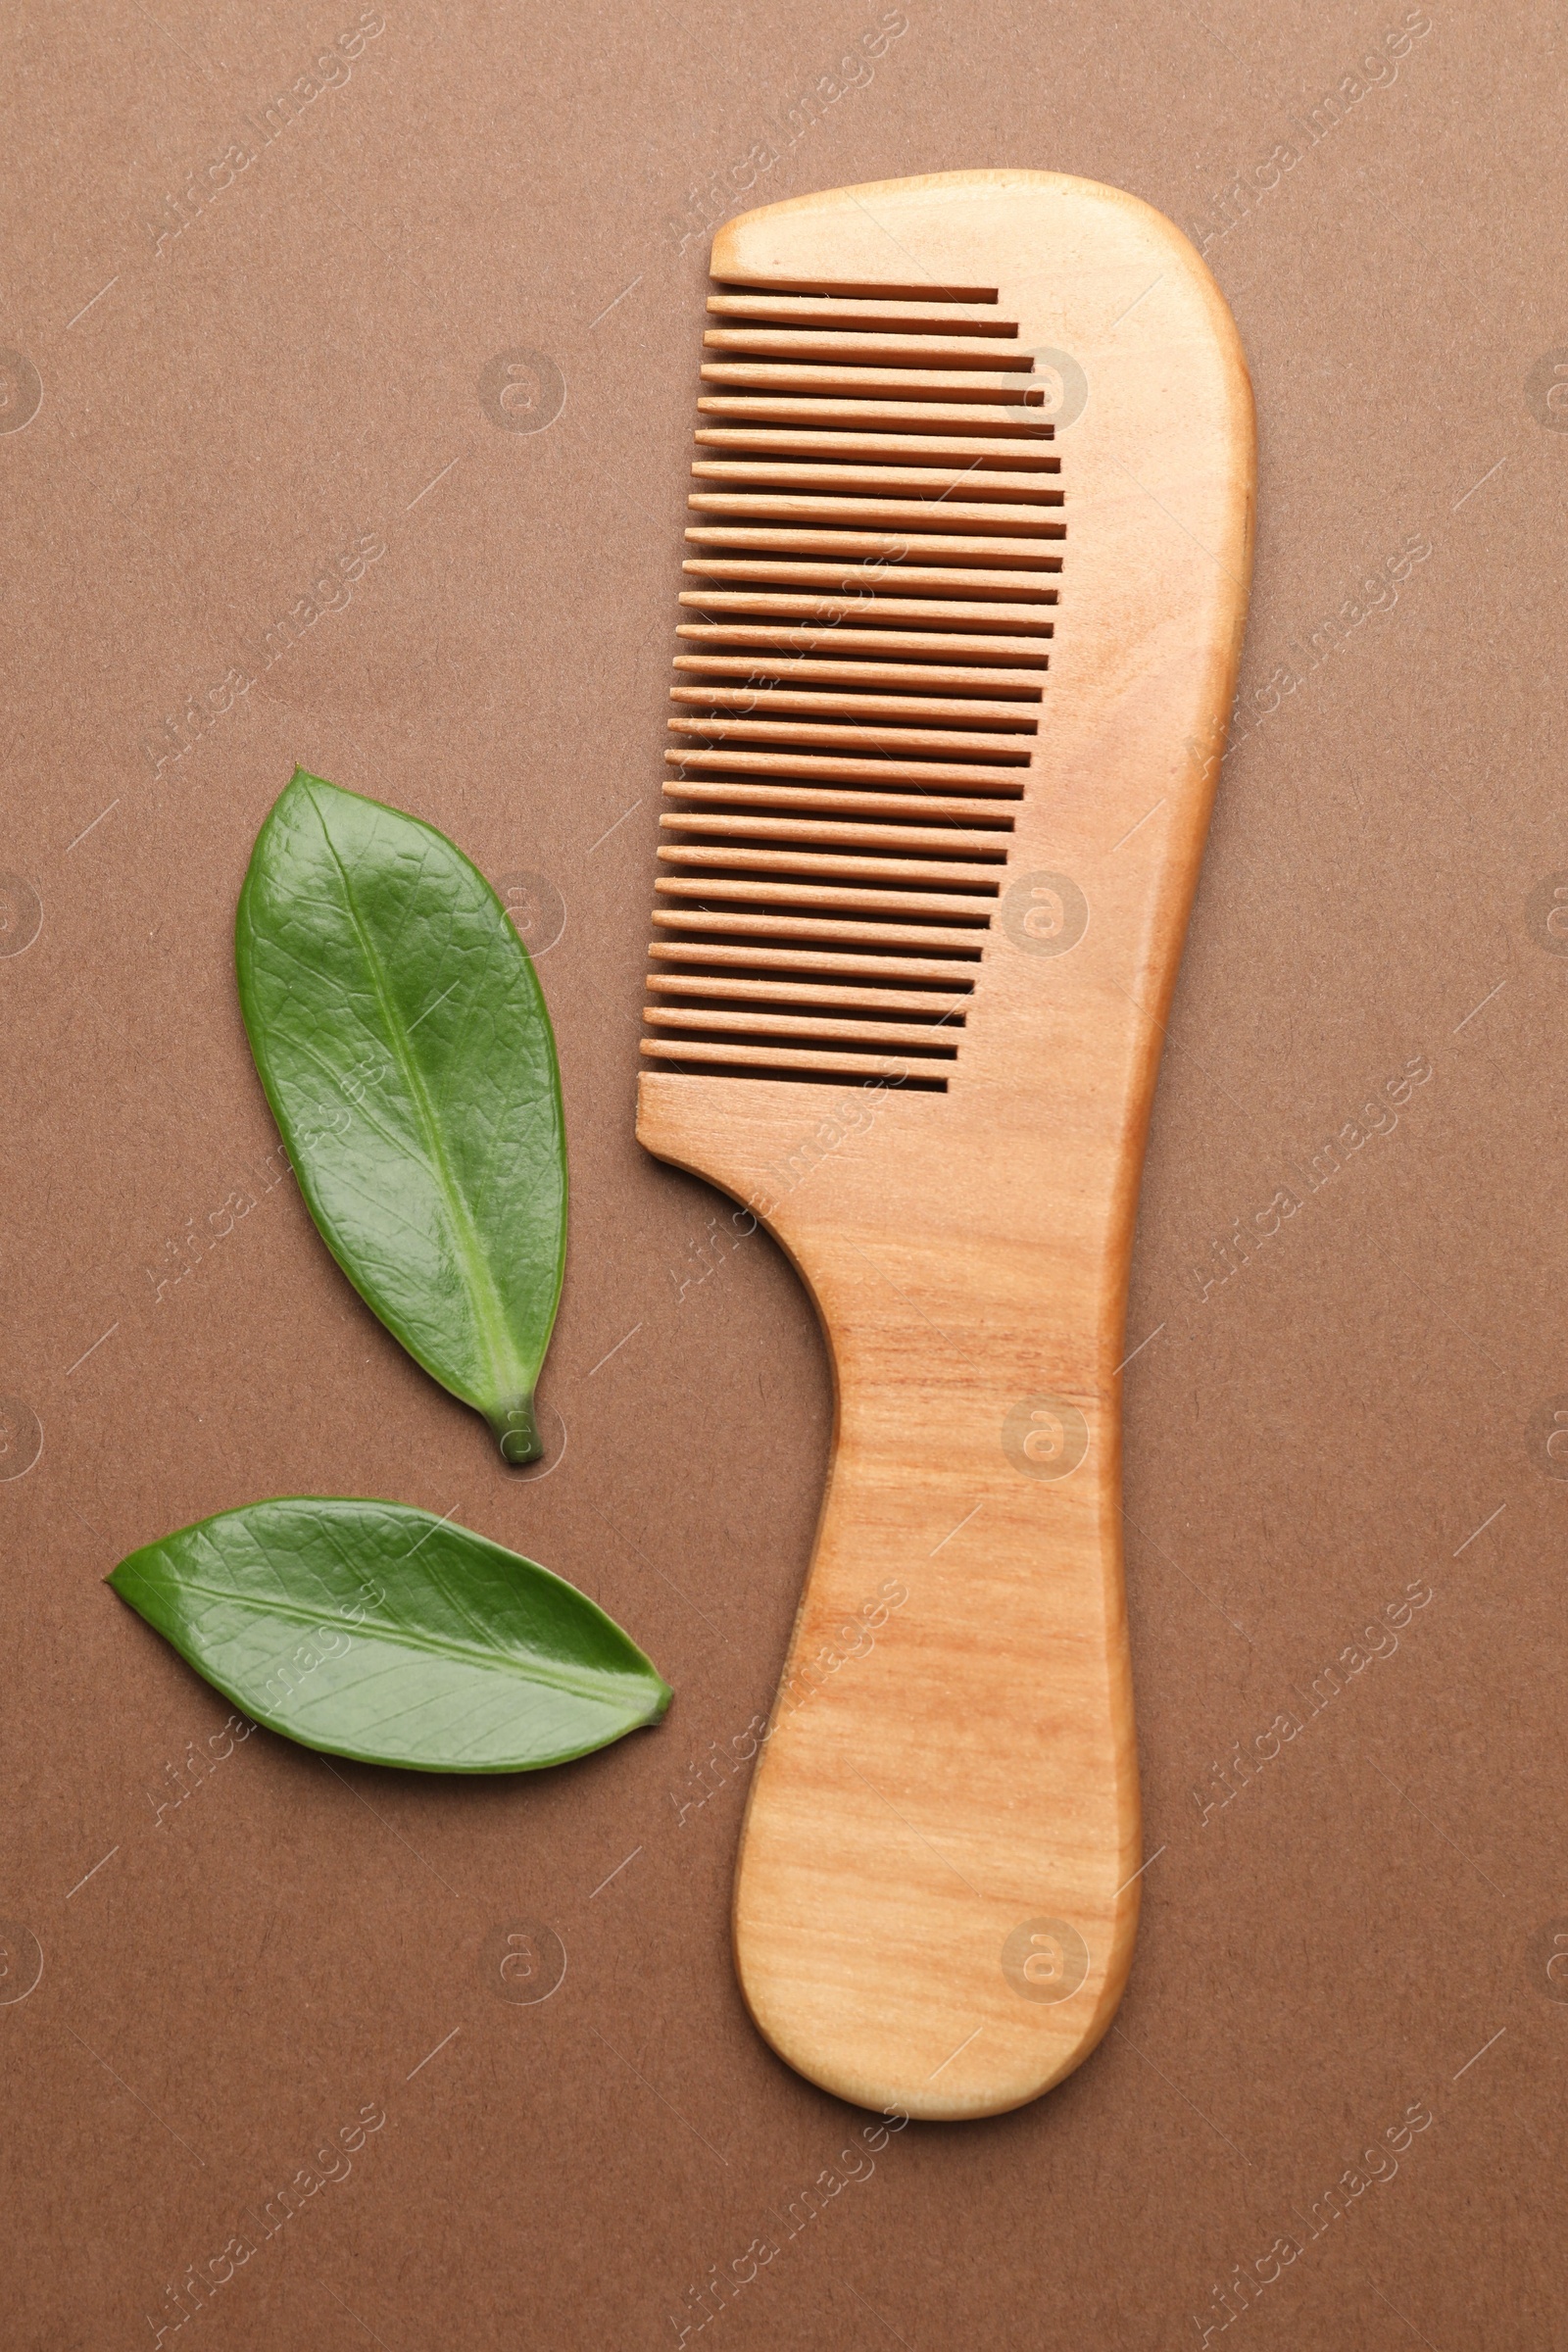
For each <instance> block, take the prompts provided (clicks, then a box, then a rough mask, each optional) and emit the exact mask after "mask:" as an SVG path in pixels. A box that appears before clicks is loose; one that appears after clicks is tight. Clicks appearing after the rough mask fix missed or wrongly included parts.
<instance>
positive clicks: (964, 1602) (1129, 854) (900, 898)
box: [638, 172, 1253, 2118]
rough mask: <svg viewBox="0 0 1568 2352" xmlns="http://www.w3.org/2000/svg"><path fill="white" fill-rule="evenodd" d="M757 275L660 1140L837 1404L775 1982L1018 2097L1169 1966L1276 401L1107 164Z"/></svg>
mask: <svg viewBox="0 0 1568 2352" xmlns="http://www.w3.org/2000/svg"><path fill="white" fill-rule="evenodd" d="M712 272H713V276H714V279H715V281H717V284H718V286H719V287H720V288H721V291H719V292H717V293H716V294H715V295H714V297H713V300H712V303H711V325H710V329H709V332H708V336H707V346H706V349H707V354H708V356H707V357H706V359H705V362H704V364H703V368H702V376H703V392H702V397H701V399H700V403H699V407H700V413H701V428H700V430H699V434H698V444H699V454H698V463H697V465H696V466H694V468H693V473H694V489H693V500H692V527H691V531H690V533H689V535H688V555H687V560H686V574H687V579H688V586H687V588H686V590H685V592H684V593H683V595H682V597H681V604H682V607H683V609H684V610H683V617H682V623H681V628H680V642H681V651H680V654H679V657H678V659H677V664H676V685H675V689H674V699H673V703H672V711H673V716H672V722H671V723H672V730H673V733H672V740H673V744H674V749H673V750H672V752H671V753H670V754H669V761H670V768H669V775H668V779H667V781H666V783H665V787H664V790H665V801H666V809H667V813H666V815H665V817H664V819H663V824H662V844H663V846H662V849H661V853H660V879H659V882H658V885H657V890H656V900H657V906H656V913H655V918H654V919H655V932H656V939H655V945H654V948H653V950H652V951H651V956H652V964H653V976H652V977H651V979H650V983H649V990H650V1012H649V1035H648V1039H647V1043H646V1044H645V1047H644V1053H645V1054H647V1056H648V1058H649V1062H650V1065H651V1066H650V1067H649V1068H648V1069H646V1070H645V1072H644V1075H643V1077H642V1080H641V1084H640V1091H639V1110H638V1134H639V1136H640V1137H641V1139H642V1141H643V1142H644V1143H645V1144H646V1145H647V1147H648V1148H649V1150H650V1151H653V1152H657V1153H659V1154H660V1155H661V1156H662V1157H663V1158H665V1159H668V1160H671V1161H673V1162H675V1163H676V1164H677V1165H679V1166H682V1167H685V1168H689V1169H693V1170H695V1171H696V1172H697V1173H698V1174H700V1175H703V1176H706V1177H707V1178H709V1180H710V1181H711V1182H712V1183H713V1184H715V1185H717V1186H719V1187H720V1188H721V1189H722V1190H723V1191H725V1192H726V1193H728V1194H730V1195H731V1196H733V1198H734V1200H735V1201H737V1202H739V1203H742V1204H745V1206H746V1208H747V1209H749V1210H750V1211H754V1212H755V1213H756V1214H757V1215H759V1216H760V1218H761V1219H762V1220H763V1221H764V1222H765V1223H766V1225H767V1226H768V1228H769V1229H770V1230H771V1231H772V1232H773V1233H774V1234H775V1235H776V1236H777V1238H778V1240H779V1241H780V1243H781V1244H782V1246H783V1247H784V1249H785V1250H787V1251H788V1252H789V1254H790V1256H791V1258H792V1260H793V1261H794V1263H795V1265H796V1266H797V1267H798V1268H799V1270H800V1272H801V1274H802V1276H803V1278H804V1279H805V1281H806V1282H807V1283H808V1285H809V1288H810V1290H811V1293H812V1296H813V1297H814V1299H815V1300H816V1303H817V1306H818V1309H819V1312H820V1315H821V1318H822V1323H823V1327H824V1330H825V1332H826V1335H827V1339H828V1343H829V1346H830V1348H831V1352H832V1359H833V1366H834V1374H835V1380H836V1388H837V1424H836V1429H835V1434H834V1446H833V1456H832V1465H831V1471H830V1476H829V1483H828V1491H827V1497H826V1501H825V1504H824V1509H823V1515H822V1520H821V1525H820V1528H819V1531H818V1537H817V1543H816V1549H815V1554H814V1557H813V1559H812V1562H811V1566H810V1571H809V1578H808V1581H807V1585H806V1590H805V1593H804V1596H803V1599H802V1602H801V1609H800V1615H799V1619H798V1621H797V1625H796V1630H795V1635H794V1640H793V1642H792V1646H791V1650H790V1655H789V1660H788V1663H787V1666H786V1669H785V1674H784V1679H783V1683H782V1685H781V1688H780V1692H779V1696H778V1699H777V1702H776V1704H775V1708H774V1712H773V1717H772V1722H771V1726H770V1735H769V1738H768V1740H767V1742H766V1744H765V1746H764V1747H763V1749H762V1752H761V1754H760V1758H759V1762H758V1765H757V1769H756V1775H755V1779H754V1783H753V1787H752V1791H751V1798H750V1803H749V1807H748V1811H747V1815H746V1823H745V1828H744V1832H743V1836H742V1845H741V1855H740V1862H739V1869H738V1876H737V1883H736V1893H735V1919H734V1935H735V1952H736V1961H737V1966H738V1969H739V1972H740V1979H741V1984H742V1985H743V1988H744V1990H745V1995H746V1999H747V2001H748V2003H749V2005H750V2008H751V2011H752V2014H753V2016H754V2017H755V2019H756V2021H757V2023H758V2025H759V2027H760V2030H761V2032H762V2034H764V2035H765V2036H766V2038H767V2039H768V2041H769V2042H771V2044H772V2045H773V2047H774V2049H775V2050H777V2051H778V2052H779V2053H780V2055H781V2056H783V2057H784V2058H786V2059H787V2060H788V2061H789V2062H790V2064H791V2065H793V2066H795V2067H797V2068H798V2069H799V2070H800V2071H801V2072H802V2073H803V2074H804V2075H806V2076H808V2077H809V2078H810V2080H811V2081H813V2082H817V2083H820V2084H821V2085H822V2086H823V2087H824V2088H826V2089H828V2090H830V2091H834V2092H836V2093H838V2094H839V2095H840V2096H842V2097H844V2098H847V2099H850V2100H853V2101H856V2102H858V2103H859V2104H861V2105H864V2106H867V2107H870V2108H875V2109H898V2110H900V2111H902V2112H904V2113H906V2114H908V2115H910V2116H916V2117H929V2118H959V2117H972V2116H983V2115H989V2114H995V2113H998V2112H1000V2111H1002V2110H1004V2109H1006V2108H1010V2107H1014V2106H1017V2105H1019V2104H1020V2103H1021V2102H1023V2101H1024V2100H1027V2099H1030V2098H1033V2097H1035V2096H1036V2095H1037V2094H1038V2093H1039V2092H1041V2091H1042V2090H1045V2089H1047V2088H1048V2087H1049V2086H1050V2085H1051V2084H1052V2083H1053V2082H1057V2081H1058V2080H1059V2079H1060V2078H1061V2076H1063V2075H1064V2074H1066V2073H1067V2072H1068V2071H1069V2070H1070V2069H1071V2068H1072V2067H1074V2066H1075V2065H1077V2064H1078V2063H1079V2061H1080V2060H1081V2059H1083V2058H1084V2057H1085V2056H1086V2055H1087V2053H1088V2052H1089V2051H1090V2050H1091V2049H1093V2047H1094V2046H1095V2044H1096V2042H1097V2041H1098V2040H1099V2039H1100V2037H1101V2036H1102V2034H1103V2033H1104V2032H1105V2030H1106V2028H1107V2026H1108V2025H1109V2023H1110V2019H1111V2016H1112V2014H1113V2011H1114V2009H1115V2005H1116V2002H1117V2000H1118V1998H1119V1996H1120V1993H1121V1989H1122V1985H1123V1984H1124V1982H1125V1979H1126V1975H1127V1970H1128V1966H1129V1962H1130V1959H1131V1955H1132V1944H1133V1935H1134V1929H1135V1925H1136V1920H1137V1914H1138V1901H1139V1893H1140V1882H1139V1880H1138V1878H1137V1876H1136V1875H1135V1874H1136V1873H1137V1872H1138V1871H1139V1868H1140V1865H1141V1863H1142V1861H1143V1858H1144V1857H1143V1854H1142V1852H1141V1850H1140V1841H1139V1839H1140V1832H1139V1806H1138V1783H1137V1762H1136V1754H1135V1747H1134V1735H1133V1716H1132V1690H1131V1678H1130V1671H1129V1662H1128V1651H1127V1636H1126V1617H1125V1608H1124V1601H1123V1593H1122V1570H1121V1521H1120V1513H1119V1501H1118V1492H1119V1456H1120V1442H1121V1441H1120V1386H1121V1383H1120V1365H1121V1362H1122V1359H1123V1357H1124V1355H1125V1353H1126V1351H1127V1348H1128V1347H1129V1345H1136V1344H1137V1341H1138V1339H1139V1338H1141V1337H1142V1335H1141V1334H1133V1335H1132V1337H1131V1340H1129V1339H1128V1336H1127V1335H1126V1333H1125V1331H1124V1320H1125V1299H1126V1286H1127V1269H1128V1259H1129V1254H1130V1250H1131V1244H1132V1232H1133V1223H1134V1217H1135V1214H1136V1208H1137V1193H1138V1179H1139V1169H1140V1164H1141V1160H1142V1155H1143V1148H1144V1138H1145V1132H1146V1128H1147V1124H1148V1119H1149V1112H1150V1104H1151V1100H1152V1092H1153V1086H1154V1079H1155V1073H1156V1067H1157V1062H1158V1055H1159V1048H1160V1042H1161V1037H1162V1024H1163V1020H1164V1016H1165V1011H1166V1006H1167V1004H1168V1001H1169V997H1170V991H1171V987H1172V984H1173V981H1174V977H1175V971H1176V964H1177V959H1178V956H1179V955H1180V950H1181V944H1182V937H1183V932H1184V929H1185V925H1186V921H1187V912H1188V907H1189V904H1190V901H1191V896H1192V892H1193V887H1194V883H1195V880H1196V877H1197V871H1198V863H1199V858H1200V856H1201V847H1202V840H1203V834H1204V830H1205V826H1206V823H1207V817H1208V809H1209V801H1210V796H1211V791H1212V779H1213V775H1214V772H1215V769H1216V767H1217V754H1218V752H1219V750H1220V748H1221V745H1222V740H1223V726H1224V721H1225V717H1226V713H1227V712H1228V711H1229V708H1230V703H1231V699H1232V695H1233V693H1234V688H1235V676H1236V668H1237V662H1238V658H1239V652H1240V641H1241V633H1242V626H1243V620H1244V615H1245V608H1246V599H1247V584H1248V578H1249V571H1250V554H1251V527H1252V490H1253V429H1252V407H1251V396H1250V387H1249V383H1248V378H1247V372H1246V368H1245V365H1244V362H1243V358H1242V354H1241V350H1240V346H1239V343H1238V340H1237V336H1236V332H1235V328H1234V326H1233V324H1232V321H1231V319H1230V316H1229V314H1228V312H1227V311H1226V309H1225V306H1224V304H1223V302H1222V301H1221V299H1220V296H1219V294H1218V292H1217V291H1216V289H1215V287H1214V284H1213V282H1212V280H1211V278H1210V277H1209V275H1208V272H1207V270H1205V269H1204V267H1203V265H1202V263H1201V261H1200V260H1199V259H1198V257H1197V255H1196V254H1195V253H1194V251H1193V250H1192V248H1191V246H1189V245H1188V244H1187V242H1186V240H1185V239H1184V238H1183V237H1182V236H1181V235H1180V234H1179V233H1178V231H1177V230H1176V229H1175V228H1174V227H1172V225H1171V224H1170V222H1169V221H1165V220H1164V219H1162V218H1161V217H1160V216H1159V215H1158V214H1156V213H1154V212H1152V211H1151V210H1150V209H1149V207H1148V206H1146V205H1144V204H1142V203H1140V202H1139V201H1138V200H1137V199H1136V198H1134V197H1132V196H1128V195H1125V194H1123V193H1121V192H1119V191H1118V190H1116V189H1112V188H1106V187H1101V186H1097V185H1095V184H1093V183H1091V182H1088V181H1083V180H1074V179H1068V178H1062V177H1058V176H1056V175H1055V174H1053V173H1047V172H960V173H952V174H946V175H942V176H939V177H935V178H927V179H914V180H903V181H895V182H889V183H885V184H879V185H873V186H868V187H861V188H856V189H841V190H836V191H833V192H831V193H828V194H824V195H819V196H813V197H809V198H805V199H802V200H800V201H797V202H793V203H788V204H782V205H775V206H770V207H768V208H767V209H766V210H765V211H762V212H758V213H753V214H749V215H747V216H745V217H744V218H743V219H741V220H739V221H732V222H731V223H730V224H729V226H728V227H726V228H725V229H723V230H722V231H721V232H720V233H719V235H718V237H717V238H716V240H715V242H714V247H713V257H712ZM718 355H722V356H718ZM1075 368H1076V370H1079V371H1081V376H1080V375H1078V374H1075V372H1074V370H1075ZM1025 370H1029V372H1025ZM1080 386H1081V388H1082V389H1084V390H1085V391H1086V394H1087V397H1086V398H1085V399H1084V400H1083V401H1082V403H1081V404H1080V403H1079V402H1077V400H1076V399H1075V398H1074V397H1073V395H1074V394H1075V392H1076V390H1077V389H1079V388H1080ZM1064 397H1065V399H1066V401H1067V406H1066V407H1063V406H1062V405H1061V403H1062V400H1063V398H1064ZM1073 409H1076V410H1077V413H1076V414H1070V413H1069V411H1070V410H1073ZM1058 417H1059V423H1058V422H1057V419H1058ZM950 494H951V495H950ZM838 526H842V527H838ZM705 681H706V682H707V683H706V684H705ZM705 714H706V715H705ZM736 1215H737V1218H738V1219H739V1221H740V1222H739V1228H738V1229H739V1230H745V1229H746V1225H745V1210H744V1209H737V1211H736ZM735 1565H736V1574H737V1576H738V1577H744V1576H745V1575H746V1573H747V1571H748V1563H746V1562H745V1561H737V1562H736V1564H735ZM1148 1671H1149V1672H1151V1673H1153V1672H1156V1671H1157V1667H1156V1666H1155V1665H1154V1664H1151V1666H1150V1667H1149V1669H1148Z"/></svg>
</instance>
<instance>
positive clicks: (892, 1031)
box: [645, 1005, 957, 1058]
mask: <svg viewBox="0 0 1568 2352" xmlns="http://www.w3.org/2000/svg"><path fill="white" fill-rule="evenodd" d="M645 1017H646V1018H647V1020H648V1022H649V1024H650V1026H651V1027H653V1028H654V1029H656V1030H657V1029H660V1028H665V1029H680V1030H685V1031H690V1030H693V1029H703V1030H706V1031H710V1032H712V1033H715V1034H717V1035H718V1036H732V1037H755V1038H773V1037H801V1036H803V1035H804V1036H805V1037H806V1038H807V1039H808V1040H814V1041H816V1042H818V1043H820V1042H821V1040H822V1039H823V1038H824V1037H827V1038H831V1039H833V1040H834V1041H835V1042H837V1041H838V1040H839V1039H840V1038H842V1039H843V1040H844V1041H845V1043H846V1044H851V1045H872V1046H875V1045H909V1046H925V1047H936V1048H941V1047H943V1046H950V1047H951V1054H950V1056H949V1057H950V1058H953V1057H956V1054H957V1046H956V1043H955V1042H954V1041H952V1040H950V1039H948V1038H945V1037H944V1036H943V1034H942V1030H941V1026H940V1024H938V1023H936V1022H933V1021H895V1020H886V1021H858V1020H856V1019H854V1018H853V1017H852V1016H851V1015H849V1014H846V1013H838V1012H826V1011H811V1012H807V1013H804V1014H803V1013H788V1012H728V1011H723V1010H720V1009H718V1008H716V1007H709V1008H707V1009H705V1010H703V1011H695V1010H693V1009H690V1008H685V1009H679V1008H672V1007H670V1006H667V1005H650V1006H649V1009H648V1012H647V1015H646V1016H645Z"/></svg>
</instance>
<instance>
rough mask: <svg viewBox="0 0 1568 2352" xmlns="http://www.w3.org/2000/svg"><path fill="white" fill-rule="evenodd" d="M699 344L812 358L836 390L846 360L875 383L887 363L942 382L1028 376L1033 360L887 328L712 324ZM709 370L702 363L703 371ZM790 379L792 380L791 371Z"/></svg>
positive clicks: (768, 356)
mask: <svg viewBox="0 0 1568 2352" xmlns="http://www.w3.org/2000/svg"><path fill="white" fill-rule="evenodd" d="M703 346H704V349H705V350H708V351H722V352H737V353H738V352H745V353H747V354H749V355H751V356H752V357H753V358H756V359H759V360H767V361H783V362H785V363H795V362H813V363H815V364H817V365H819V366H822V367H824V368H827V369H829V370H830V371H831V373H832V375H833V379H834V380H833V382H832V384H831V386H830V389H832V390H833V391H835V392H836V391H838V390H840V389H841V388H842V380H843V379H842V372H841V371H842V369H843V368H844V366H845V364H846V363H847V362H850V361H853V362H854V363H855V364H856V368H857V371H858V370H859V369H860V368H865V369H866V370H867V371H868V372H869V373H870V375H871V377H872V379H873V380H874V381H875V382H877V383H883V382H886V380H887V370H888V369H889V368H915V369H918V370H920V371H921V372H922V373H924V374H930V375H935V377H936V378H937V380H938V381H939V382H941V383H943V384H944V385H946V384H948V383H949V382H950V381H951V378H952V376H953V375H954V374H956V373H958V372H959V371H963V372H965V373H966V372H967V370H969V369H970V368H984V369H985V370H986V371H987V372H988V373H990V374H991V375H999V374H1012V375H1028V374H1029V373H1030V372H1031V371H1032V370H1033V368H1034V364H1035V363H1034V355H1033V353H1031V352H1027V351H1019V352H1004V351H998V350H997V348H996V346H995V344H994V343H992V342H989V341H986V342H977V341H975V340H974V339H972V338H966V337H963V336H960V335H941V334H920V333H914V332H909V333H905V334H889V333H888V332H887V331H886V329H885V328H884V329H883V331H882V332H881V333H872V334H855V333H845V332H842V331H841V332H837V333H835V332H831V331H830V332H828V333H825V334H824V333H821V332H815V333H813V332H812V331H811V330H810V329H809V328H799V329H796V330H794V331H791V330H790V329H789V328H787V327H786V328H774V327H767V326H711V327H710V328H709V330H708V332H707V334H705V335H704V337H703ZM708 372H709V370H708V368H704V370H703V373H704V374H705V375H706V374H707V373H708ZM742 380H745V381H750V380H751V379H750V378H745V379H742ZM771 380H773V379H772V376H771V372H770V374H769V381H771ZM790 380H791V381H792V382H793V381H794V380H795V378H794V375H793V373H792V375H791V377H790Z"/></svg>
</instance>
